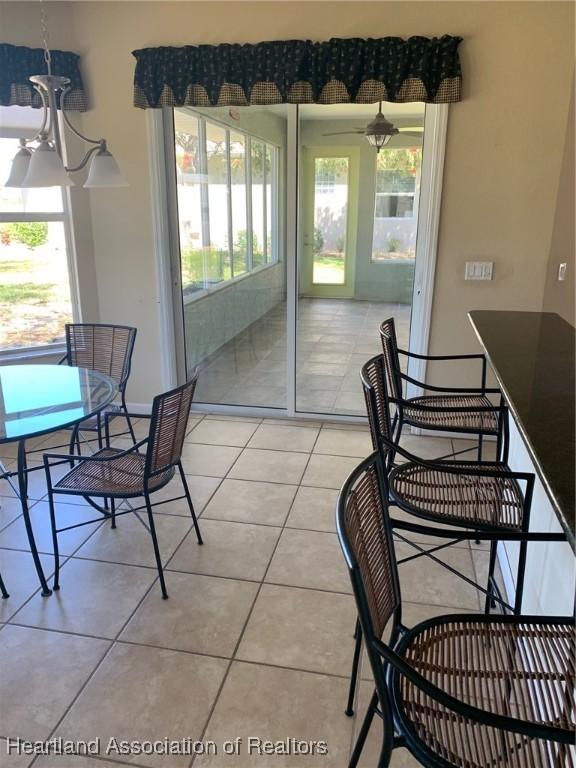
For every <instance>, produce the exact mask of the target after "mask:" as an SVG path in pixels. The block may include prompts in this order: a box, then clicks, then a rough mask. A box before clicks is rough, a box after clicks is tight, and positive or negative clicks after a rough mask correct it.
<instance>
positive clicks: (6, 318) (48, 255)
mask: <svg viewBox="0 0 576 768" xmlns="http://www.w3.org/2000/svg"><path fill="white" fill-rule="evenodd" d="M16 109H17V108H16V107H8V108H7V110H16ZM24 109H26V110H27V108H21V110H24ZM35 112H37V110H35ZM2 117H3V129H4V126H5V124H6V123H5V121H4V113H3V115H2ZM10 118H11V119H13V117H12V115H10ZM14 133H15V134H16V135H17V133H16V131H14ZM17 151H18V140H17V139H16V138H5V137H4V138H1V137H0V184H3V183H4V181H5V180H6V179H7V178H8V175H9V172H10V166H11V162H12V158H13V157H14V155H15V154H16V152H17ZM66 226H67V221H66V213H65V209H64V200H63V194H62V190H61V189H60V188H59V187H46V188H40V189H16V188H9V187H4V186H0V351H8V350H14V349H18V348H22V347H24V348H25V347H42V346H45V345H50V344H60V343H62V342H63V341H64V325H65V323H69V322H71V321H72V317H73V311H72V301H71V290H70V277H69V271H68V254H67V248H66V229H65V228H66Z"/></svg>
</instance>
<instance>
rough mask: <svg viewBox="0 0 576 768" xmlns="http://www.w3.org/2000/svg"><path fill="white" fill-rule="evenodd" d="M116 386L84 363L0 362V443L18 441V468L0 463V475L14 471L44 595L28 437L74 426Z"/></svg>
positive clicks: (92, 412)
mask: <svg viewBox="0 0 576 768" xmlns="http://www.w3.org/2000/svg"><path fill="white" fill-rule="evenodd" d="M117 393H118V387H117V385H116V383H115V381H114V380H113V379H111V378H110V377H109V376H105V375H103V374H101V373H98V372H97V371H92V370H89V369H87V368H75V367H72V366H67V365H2V366H0V443H10V442H17V444H18V452H17V471H16V473H9V472H6V471H4V469H3V468H1V467H0V477H2V476H4V477H7V476H10V475H12V474H16V475H17V476H18V495H19V496H20V503H21V505H22V515H23V518H24V524H25V526H26V533H27V534H28V541H29V543H30V550H31V553H32V557H33V559H34V565H35V567H36V571H37V573H38V578H39V579H40V584H41V587H42V594H43V595H48V594H50V589H49V588H48V585H47V583H46V579H45V577H44V573H43V570H42V565H41V563H40V558H39V557H38V550H37V548H36V543H35V541H34V532H33V530H32V525H31V523H30V515H29V512H28V499H27V485H28V483H27V476H28V472H29V471H30V470H28V467H27V463H26V440H28V439H30V438H33V437H39V436H40V435H47V434H49V433H50V432H56V431H57V430H59V429H63V428H66V427H73V426H75V425H76V424H79V423H80V422H82V421H84V420H85V419H88V418H90V417H91V416H94V415H95V414H97V413H99V412H100V411H102V409H103V408H105V407H106V406H107V405H108V404H109V403H111V402H112V400H114V398H115V397H116V395H117Z"/></svg>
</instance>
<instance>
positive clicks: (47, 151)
mask: <svg viewBox="0 0 576 768" xmlns="http://www.w3.org/2000/svg"><path fill="white" fill-rule="evenodd" d="M20 186H22V187H72V186H74V182H73V181H72V179H71V178H70V176H68V173H67V172H66V168H65V167H64V163H63V162H62V159H61V157H60V156H59V155H58V153H57V152H56V149H55V148H54V147H53V146H52V144H50V142H49V141H48V140H47V139H42V140H41V142H40V144H39V145H38V147H37V148H36V149H35V150H34V152H33V153H32V157H31V158H30V165H29V167H28V173H27V174H26V177H25V178H24V180H23V182H22V184H21V185H20Z"/></svg>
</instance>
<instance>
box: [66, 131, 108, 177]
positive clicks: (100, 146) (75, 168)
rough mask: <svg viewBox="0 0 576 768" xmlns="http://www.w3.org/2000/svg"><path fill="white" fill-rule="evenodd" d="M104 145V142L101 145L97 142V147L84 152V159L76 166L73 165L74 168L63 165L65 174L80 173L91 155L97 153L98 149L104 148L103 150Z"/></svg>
mask: <svg viewBox="0 0 576 768" xmlns="http://www.w3.org/2000/svg"><path fill="white" fill-rule="evenodd" d="M82 138H83V137H82ZM105 145H106V142H104V141H103V140H102V143H101V142H98V144H97V146H95V147H90V149H89V150H88V151H87V152H86V154H85V155H84V157H83V158H82V160H81V161H80V162H79V163H78V165H75V166H74V167H71V166H69V165H65V166H64V167H65V168H66V172H67V173H74V172H75V171H81V170H82V168H85V167H86V164H87V163H88V160H90V158H91V157H92V155H93V154H94V153H95V152H99V151H100V149H102V147H104V148H105Z"/></svg>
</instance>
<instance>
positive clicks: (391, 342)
mask: <svg viewBox="0 0 576 768" xmlns="http://www.w3.org/2000/svg"><path fill="white" fill-rule="evenodd" d="M380 338H381V341H382V353H383V355H384V362H385V366H386V378H387V381H388V395H389V398H390V402H391V403H393V404H394V405H395V406H396V413H395V415H394V423H393V432H394V438H395V440H396V441H397V440H398V439H399V437H400V433H401V432H402V428H403V427H404V425H409V426H412V427H417V428H419V429H433V430H437V431H442V432H454V433H456V434H460V435H461V436H462V435H473V436H477V437H478V460H479V461H481V460H482V445H483V439H484V437H485V436H486V435H491V436H495V437H496V439H497V450H496V455H497V457H498V458H500V457H501V456H502V451H504V452H506V450H507V446H506V445H505V444H504V442H503V437H504V434H503V430H504V428H505V424H504V423H503V421H502V409H501V408H500V407H498V406H495V405H494V404H493V403H492V402H491V400H490V399H489V397H488V395H499V396H500V403H501V404H502V402H503V401H502V399H501V392H500V390H499V389H494V388H488V387H487V386H486V357H485V356H484V355H483V354H477V355H417V354H415V353H414V352H408V351H407V350H405V349H399V347H398V343H397V339H396V327H395V324H394V318H392V317H391V318H388V320H385V321H384V322H383V323H382V324H381V325H380ZM400 355H402V356H404V357H406V358H416V359H418V360H431V361H447V360H479V361H480V362H481V366H482V367H481V383H480V387H478V388H475V389H471V388H455V387H436V386H432V385H431V384H425V383H423V382H421V381H417V380H416V379H413V378H411V377H410V376H408V375H407V374H406V373H403V372H402V369H401V365H400ZM403 382H408V383H411V384H414V385H416V386H417V387H421V388H423V389H424V390H428V391H430V392H436V393H438V394H433V395H424V396H422V397H411V398H406V397H404V395H403ZM440 393H442V394H440ZM504 460H506V458H505V453H504Z"/></svg>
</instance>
